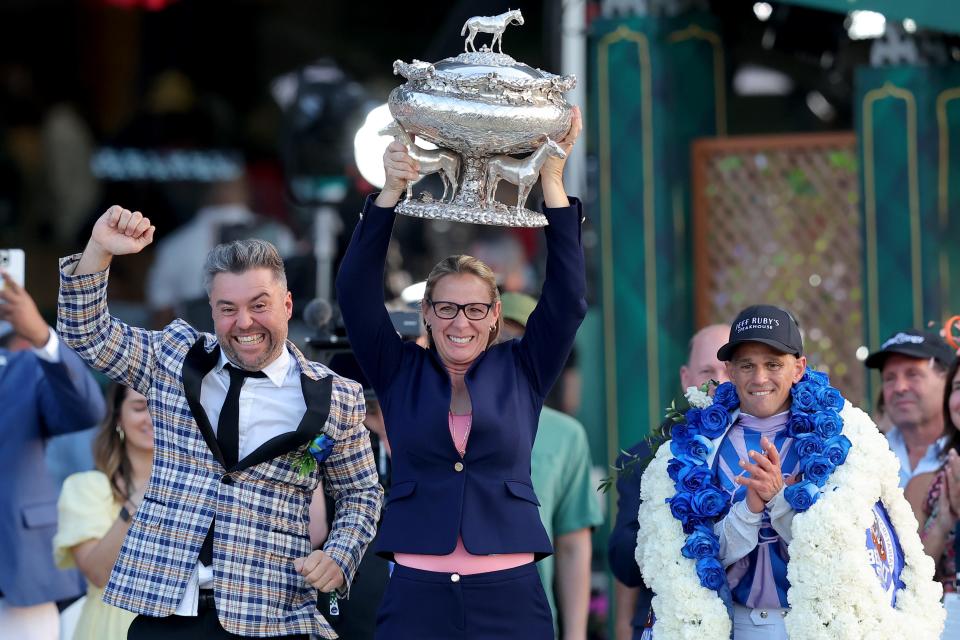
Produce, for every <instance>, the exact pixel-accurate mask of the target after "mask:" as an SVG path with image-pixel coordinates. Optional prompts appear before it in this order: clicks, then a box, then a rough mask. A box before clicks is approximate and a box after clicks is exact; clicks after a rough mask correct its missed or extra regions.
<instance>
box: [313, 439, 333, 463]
mask: <svg viewBox="0 0 960 640" xmlns="http://www.w3.org/2000/svg"><path fill="white" fill-rule="evenodd" d="M334 444H335V442H334V440H333V438H331V437H329V436H328V435H327V434H321V435H319V436H317V437H316V438H314V439H313V440H312V441H311V442H310V446H309V447H307V451H309V452H310V455H312V456H313V458H314V460H316V461H317V463H322V462H323V461H324V460H326V459H327V458H329V457H330V454H331V453H332V452H333V445H334Z"/></svg>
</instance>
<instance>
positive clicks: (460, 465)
mask: <svg viewBox="0 0 960 640" xmlns="http://www.w3.org/2000/svg"><path fill="white" fill-rule="evenodd" d="M453 470H454V471H457V472H460V471H463V463H462V462H458V463H457V464H455V465H453ZM454 575H456V574H454Z"/></svg>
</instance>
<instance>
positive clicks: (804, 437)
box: [793, 433, 824, 459]
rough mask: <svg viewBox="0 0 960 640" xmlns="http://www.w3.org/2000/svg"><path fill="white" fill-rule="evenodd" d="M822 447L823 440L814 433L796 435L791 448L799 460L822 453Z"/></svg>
mask: <svg viewBox="0 0 960 640" xmlns="http://www.w3.org/2000/svg"><path fill="white" fill-rule="evenodd" d="M823 446H824V444H823V439H822V438H821V437H820V436H819V435H817V434H816V433H801V434H798V435H797V437H796V438H795V441H794V443H793V447H794V449H796V451H797V455H798V456H800V458H801V459H803V458H806V457H807V456H810V455H815V454H818V453H823Z"/></svg>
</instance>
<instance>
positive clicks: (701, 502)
mask: <svg viewBox="0 0 960 640" xmlns="http://www.w3.org/2000/svg"><path fill="white" fill-rule="evenodd" d="M690 506H691V508H692V509H693V513H694V514H696V515H697V516H698V517H700V518H703V519H711V518H716V517H717V516H719V515H720V514H721V513H723V510H724V509H725V508H726V506H727V494H725V493H722V492H720V491H718V490H717V489H716V488H714V487H713V486H710V487H707V488H705V489H703V490H701V491H698V492H697V493H695V494H693V502H692V503H691V505H690Z"/></svg>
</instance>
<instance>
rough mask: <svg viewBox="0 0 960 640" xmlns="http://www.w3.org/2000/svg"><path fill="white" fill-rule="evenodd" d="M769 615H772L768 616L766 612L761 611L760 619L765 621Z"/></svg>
mask: <svg viewBox="0 0 960 640" xmlns="http://www.w3.org/2000/svg"><path fill="white" fill-rule="evenodd" d="M768 615H770V614H768V613H767V612H766V611H761V612H760V617H761V618H763V619H764V620H766V618H767V616H768Z"/></svg>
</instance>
